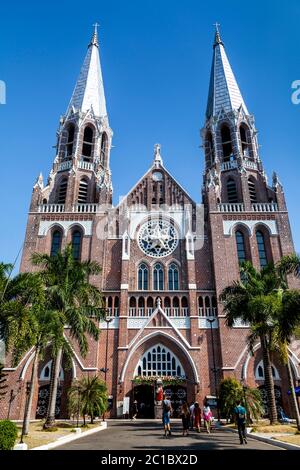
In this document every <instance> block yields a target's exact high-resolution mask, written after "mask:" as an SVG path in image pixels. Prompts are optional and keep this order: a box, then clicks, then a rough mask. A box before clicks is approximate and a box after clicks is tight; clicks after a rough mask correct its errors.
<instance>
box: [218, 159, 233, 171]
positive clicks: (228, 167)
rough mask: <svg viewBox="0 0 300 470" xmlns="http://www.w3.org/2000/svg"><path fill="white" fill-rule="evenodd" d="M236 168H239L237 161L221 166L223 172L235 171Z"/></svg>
mask: <svg viewBox="0 0 300 470" xmlns="http://www.w3.org/2000/svg"><path fill="white" fill-rule="evenodd" d="M234 168H237V162H236V161H231V162H223V163H222V164H221V171H226V170H233V169H234Z"/></svg>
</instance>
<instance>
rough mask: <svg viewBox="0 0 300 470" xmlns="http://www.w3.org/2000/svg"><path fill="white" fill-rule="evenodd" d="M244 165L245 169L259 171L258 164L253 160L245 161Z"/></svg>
mask: <svg viewBox="0 0 300 470" xmlns="http://www.w3.org/2000/svg"><path fill="white" fill-rule="evenodd" d="M243 165H244V167H245V168H250V169H251V170H257V163H255V162H252V161H251V160H244V161H243Z"/></svg>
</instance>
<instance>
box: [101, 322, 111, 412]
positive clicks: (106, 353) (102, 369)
mask: <svg viewBox="0 0 300 470" xmlns="http://www.w3.org/2000/svg"><path fill="white" fill-rule="evenodd" d="M104 321H105V322H106V350H105V367H102V368H101V369H100V371H101V372H104V382H105V384H106V377H107V372H108V370H109V369H108V367H107V360H108V328H109V324H110V322H111V321H112V317H110V316H109V315H106V316H105V318H104ZM102 420H103V421H105V412H104V413H103V416H102Z"/></svg>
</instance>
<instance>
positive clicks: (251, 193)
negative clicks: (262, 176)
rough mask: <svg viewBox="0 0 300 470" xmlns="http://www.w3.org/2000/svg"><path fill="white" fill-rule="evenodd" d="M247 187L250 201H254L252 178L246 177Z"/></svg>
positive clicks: (255, 199) (254, 186)
mask: <svg viewBox="0 0 300 470" xmlns="http://www.w3.org/2000/svg"><path fill="white" fill-rule="evenodd" d="M248 189H249V196H250V201H251V202H256V201H257V198H256V184H255V180H254V179H253V178H249V179H248Z"/></svg>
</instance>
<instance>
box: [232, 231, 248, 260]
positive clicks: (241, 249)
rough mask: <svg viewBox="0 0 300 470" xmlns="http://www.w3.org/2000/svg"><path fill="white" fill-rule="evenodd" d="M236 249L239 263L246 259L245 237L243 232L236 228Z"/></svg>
mask: <svg viewBox="0 0 300 470" xmlns="http://www.w3.org/2000/svg"><path fill="white" fill-rule="evenodd" d="M235 241H236V250H237V255H238V260H239V263H242V262H243V261H246V250H245V238H244V234H243V232H241V231H240V230H237V231H236V232H235Z"/></svg>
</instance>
